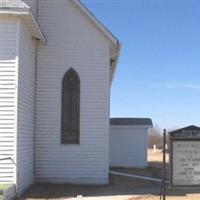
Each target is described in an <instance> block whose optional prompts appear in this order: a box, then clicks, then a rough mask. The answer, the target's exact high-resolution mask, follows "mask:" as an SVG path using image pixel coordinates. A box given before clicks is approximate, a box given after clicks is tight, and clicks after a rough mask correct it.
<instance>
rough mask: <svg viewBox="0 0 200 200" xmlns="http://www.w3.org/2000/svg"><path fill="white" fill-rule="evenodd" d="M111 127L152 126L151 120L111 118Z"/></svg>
mask: <svg viewBox="0 0 200 200" xmlns="http://www.w3.org/2000/svg"><path fill="white" fill-rule="evenodd" d="M110 125H137V126H152V125H153V123H152V120H151V119H150V118H110Z"/></svg>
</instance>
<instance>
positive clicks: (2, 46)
mask: <svg viewBox="0 0 200 200" xmlns="http://www.w3.org/2000/svg"><path fill="white" fill-rule="evenodd" d="M119 52H120V43H119V41H118V40H117V39H116V38H115V37H114V36H113V35H112V34H111V32H109V31H108V30H107V29H106V28H105V27H104V26H103V25H102V24H101V23H100V22H99V21H98V20H97V19H96V18H95V17H94V15H93V14H91V13H90V12H89V11H88V9H87V8H86V7H85V6H84V5H83V4H82V3H81V2H80V1H79V0H1V1H0V159H1V160H0V182H5V183H6V182H12V183H14V184H15V186H16V190H17V193H18V194H21V193H22V192H23V191H24V190H25V189H26V188H28V187H29V186H30V185H31V184H32V183H34V182H53V183H63V182H68V183H75V184H107V183H108V174H109V121H110V120H109V119H110V112H109V110H110V86H111V83H112V79H113V75H114V72H115V69H116V65H117V61H118V57H119ZM146 125H147V124H146ZM146 125H145V128H146ZM148 125H149V127H150V126H151V123H149V122H148ZM144 148H146V147H144ZM8 158H9V159H8Z"/></svg>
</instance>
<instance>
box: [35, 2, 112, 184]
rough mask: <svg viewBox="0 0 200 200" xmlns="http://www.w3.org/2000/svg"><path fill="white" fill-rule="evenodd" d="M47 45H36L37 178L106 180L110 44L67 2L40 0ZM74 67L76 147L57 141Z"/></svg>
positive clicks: (47, 179)
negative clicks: (77, 103)
mask: <svg viewBox="0 0 200 200" xmlns="http://www.w3.org/2000/svg"><path fill="white" fill-rule="evenodd" d="M39 24H40V26H41V28H42V30H43V32H44V34H45V36H46V39H47V45H46V46H43V47H40V48H39V49H38V62H37V63H38V68H37V92H36V93H37V95H36V147H35V150H36V165H35V170H36V179H37V181H40V182H46V181H47V182H54V183H55V182H70V183H84V184H106V183H108V169H109V164H108V130H109V88H110V86H109V45H108V42H107V40H106V39H105V38H104V36H103V34H102V33H101V32H100V31H99V30H98V29H97V28H96V27H95V26H94V25H93V24H92V22H91V21H90V20H89V19H88V18H87V17H86V16H85V15H84V14H83V13H82V12H81V11H80V10H79V9H78V8H77V7H76V6H75V4H74V3H72V2H71V1H66V0H60V1H59V3H58V2H57V1H54V0H49V1H46V0H40V1H39ZM71 67H73V68H74V69H75V70H76V72H77V73H78V75H79V77H80V82H81V96H80V99H81V100H80V145H62V144H61V109H62V108H61V94H62V91H61V85H62V78H63V76H64V74H65V72H66V71H67V70H68V69H69V68H71Z"/></svg>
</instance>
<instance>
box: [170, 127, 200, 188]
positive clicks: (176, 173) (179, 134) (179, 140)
mask: <svg viewBox="0 0 200 200" xmlns="http://www.w3.org/2000/svg"><path fill="white" fill-rule="evenodd" d="M169 136H170V137H169V139H170V188H189V187H200V127H197V126H189V127H186V128H182V129H179V130H176V131H172V132H170V133H169Z"/></svg>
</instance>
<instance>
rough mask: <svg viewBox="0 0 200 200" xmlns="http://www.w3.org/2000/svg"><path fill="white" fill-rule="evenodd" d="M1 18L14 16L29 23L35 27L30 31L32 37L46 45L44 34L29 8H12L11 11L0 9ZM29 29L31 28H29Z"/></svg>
mask: <svg viewBox="0 0 200 200" xmlns="http://www.w3.org/2000/svg"><path fill="white" fill-rule="evenodd" d="M0 14H1V16H3V15H5V16H7V15H13V16H17V17H20V18H21V19H22V20H23V21H27V24H28V25H31V24H32V25H33V29H34V31H33V30H29V31H30V32H31V33H32V36H33V37H35V38H36V39H39V40H40V42H41V43H42V44H46V39H45V36H44V34H43V33H42V31H41V28H40V26H39V24H38V23H37V21H36V19H35V17H34V16H33V14H32V12H31V10H30V9H27V8H20V9H19V8H18V9H16V8H11V9H0ZM27 28H28V29H29V27H27Z"/></svg>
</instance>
